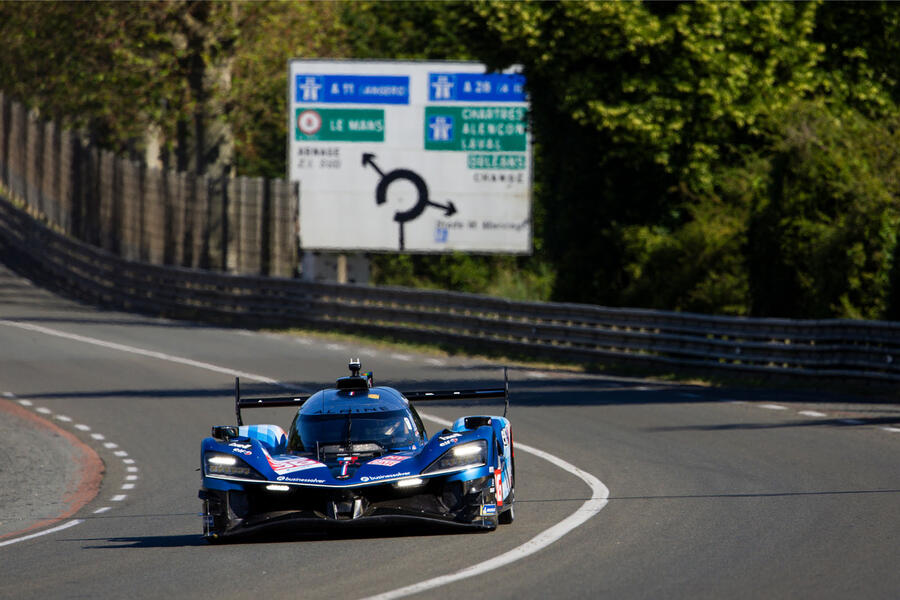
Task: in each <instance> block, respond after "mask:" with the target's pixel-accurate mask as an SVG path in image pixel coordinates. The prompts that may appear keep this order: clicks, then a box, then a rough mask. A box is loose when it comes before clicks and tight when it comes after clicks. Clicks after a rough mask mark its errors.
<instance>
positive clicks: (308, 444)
mask: <svg viewBox="0 0 900 600" xmlns="http://www.w3.org/2000/svg"><path fill="white" fill-rule="evenodd" d="M348 421H349V422H348ZM348 431H349V439H348ZM292 433H293V434H294V435H292V436H291V438H293V439H292V446H295V449H296V450H299V449H300V448H299V446H302V447H303V449H304V450H305V451H306V452H315V451H316V442H318V443H319V444H323V445H324V444H343V443H346V442H348V441H349V442H351V443H357V442H375V443H377V444H380V445H382V446H383V447H384V448H385V450H389V449H400V448H409V447H411V446H413V445H414V444H415V443H416V442H417V441H418V432H417V431H416V429H415V425H414V424H413V421H412V419H411V418H410V416H409V413H408V412H406V411H405V410H393V411H387V412H377V413H352V414H350V415H348V414H347V413H342V414H328V415H302V414H301V415H299V417H298V418H297V420H296V421H295V422H294V431H293V432H292ZM297 438H299V439H297Z"/></svg>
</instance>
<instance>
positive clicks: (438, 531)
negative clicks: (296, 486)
mask: <svg viewBox="0 0 900 600" xmlns="http://www.w3.org/2000/svg"><path fill="white" fill-rule="evenodd" d="M479 533H480V532H479V531H478V530H472V529H462V528H460V527H453V526H442V525H439V524H430V523H423V524H421V525H404V526H399V527H398V526H366V527H362V526H347V525H344V526H336V527H321V528H317V529H299V528H291V527H285V526H284V525H279V526H278V529H275V526H273V531H271V532H260V533H253V534H246V535H241V536H235V537H233V538H229V539H228V540H227V541H219V542H216V543H213V544H211V543H209V542H207V541H206V540H204V539H203V537H202V536H201V535H200V534H197V533H193V534H181V535H150V536H134V537H110V538H72V539H70V540H69V541H74V542H96V543H87V544H86V545H84V546H83V548H84V549H110V550H112V549H120V548H180V547H190V546H210V547H212V546H219V545H234V544H273V543H278V544H283V543H298V542H328V541H343V540H362V539H390V538H401V537H417V538H420V537H429V536H435V537H436V536H445V535H478V534H479Z"/></svg>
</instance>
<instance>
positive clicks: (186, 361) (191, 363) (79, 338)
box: [0, 319, 285, 387]
mask: <svg viewBox="0 0 900 600" xmlns="http://www.w3.org/2000/svg"><path fill="white" fill-rule="evenodd" d="M0 325H6V326H8V327H18V328H19V329H24V330H26V331H36V332H38V333H43V334H46V335H52V336H54V337H59V338H64V339H67V340H73V341H76V342H82V343H84V344H91V345H92V346H100V347H101V348H108V349H110V350H118V351H119V352H128V353H129V354H138V355H140V356H146V357H148V358H157V359H159V360H165V361H168V362H174V363H178V364H182V365H186V366H188V367H196V368H198V369H205V370H207V371H213V372H215V373H223V374H225V375H231V376H232V377H243V378H244V379H250V380H252V381H259V382H260V383H271V384H272V385H277V386H280V387H285V386H284V384H282V383H281V382H279V381H275V380H274V379H271V378H269V377H263V376H262V375H254V374H253V373H245V372H244V371H237V370H235V369H228V368H226V367H220V366H218V365H212V364H209V363H205V362H200V361H197V360H192V359H190V358H184V357H183V356H174V355H172V354H166V353H165V352H156V351H154V350H146V349H144V348H137V347H135V346H127V345H125V344H117V343H115V342H108V341H106V340H100V339H97V338H92V337H87V336H84V335H78V334H76V333H68V332H65V331H59V330H57V329H50V328H49V327H43V326H41V325H33V324H31V323H19V322H18V321H8V320H6V319H0Z"/></svg>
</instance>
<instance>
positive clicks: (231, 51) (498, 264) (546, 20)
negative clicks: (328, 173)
mask: <svg viewBox="0 0 900 600" xmlns="http://www.w3.org/2000/svg"><path fill="white" fill-rule="evenodd" d="M0 51H2V52H3V55H4V60H3V61H0V89H3V90H4V91H6V92H9V93H12V94H13V95H15V96H17V97H19V98H22V99H25V100H26V101H27V102H29V103H30V104H32V105H34V106H38V107H39V108H40V109H41V110H42V111H43V112H44V113H45V114H48V115H59V116H64V117H66V118H68V119H70V120H71V122H73V123H74V124H76V125H78V126H88V125H89V126H90V127H91V128H92V129H93V130H94V131H95V132H96V133H98V134H99V136H100V138H101V141H103V142H104V143H105V144H106V145H107V146H109V147H114V148H116V149H120V150H123V149H137V150H140V145H141V139H142V137H143V136H144V135H145V134H146V132H147V131H148V130H152V129H153V128H154V127H155V128H157V129H158V130H159V132H160V133H161V135H162V137H163V140H164V141H165V143H166V144H167V146H168V148H169V149H170V150H172V149H175V148H176V147H177V146H179V145H180V144H181V141H182V140H181V138H183V137H184V135H185V132H186V131H188V132H190V131H191V127H192V126H193V127H194V128H195V130H194V131H196V133H194V134H192V135H194V137H198V136H201V133H202V132H200V129H199V127H200V126H201V125H202V122H200V121H199V120H198V115H201V114H208V115H209V116H210V118H211V119H213V120H215V122H216V123H218V124H220V125H221V126H222V127H224V128H226V129H229V128H230V130H231V131H232V132H233V136H234V143H235V164H236V166H237V171H238V172H239V173H240V174H247V175H259V176H265V177H281V176H283V174H284V171H285V140H286V126H287V119H286V115H285V111H286V92H285V87H286V83H285V77H286V71H287V66H286V63H287V60H288V59H289V58H292V57H299V58H304V57H309V58H320V57H326V58H343V57H347V58H349V57H354V58H405V59H424V58H427V59H466V60H469V59H471V60H479V61H483V62H485V63H487V64H488V65H489V66H491V67H492V68H502V67H506V66H508V65H510V64H521V65H523V66H524V69H525V73H526V75H527V78H528V86H529V94H530V97H531V102H532V112H531V114H530V115H529V117H530V126H531V130H532V133H533V136H534V141H535V157H534V159H535V174H536V175H535V176H536V180H535V186H534V208H533V218H534V256H531V257H500V256H486V257H485V256H482V257H477V256H471V255H440V256H409V255H378V256H376V257H374V258H373V265H374V269H375V278H376V281H378V282H380V283H393V284H402V285H422V286H427V287H442V288H447V289H455V290H463V291H475V292H482V293H490V294H498V295H505V296H509V297H517V298H532V299H547V298H553V299H557V300H564V301H581V302H591V303H599V304H609V305H629V306H646V307H656V308H665V309H676V310H689V311H700V312H709V313H725V314H738V315H741V314H753V315H760V316H762V315H780V316H796V317H800V316H807V317H808V316H816V317H827V316H848V317H862V318H879V317H880V318H885V317H890V318H900V250H898V245H897V232H898V227H900V221H898V219H900V208H898V198H900V183H898V181H900V173H898V168H900V167H898V165H900V160H898V158H900V157H898V154H897V153H898V150H897V148H898V147H900V146H898V142H900V139H898V135H900V134H898V129H900V117H898V114H900V111H898V110H897V103H898V102H900V63H898V61H897V60H896V57H897V56H900V5H898V4H896V3H890V2H870V3H846V2H825V3H821V2H804V3H789V2H755V3H738V2H712V1H699V2H690V3H685V2H666V3H658V2H654V3H643V2H600V1H568V0H563V1H561V2H506V1H486V0H476V1H471V2H467V1H448V2H437V1H430V0H429V1H423V2H408V1H396V2H378V1H370V0H365V1H358V2H329V3H325V2H280V1H279V2H233V3H228V2H193V1H176V2H162V1H151V2H141V3H117V2H105V1H101V2H92V3H90V4H82V3H66V2H55V3H36V2H4V1H2V0H0Z"/></svg>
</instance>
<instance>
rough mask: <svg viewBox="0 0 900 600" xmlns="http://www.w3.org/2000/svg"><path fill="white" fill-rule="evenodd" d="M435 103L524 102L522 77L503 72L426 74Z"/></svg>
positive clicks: (523, 77) (523, 80) (429, 97)
mask: <svg viewBox="0 0 900 600" xmlns="http://www.w3.org/2000/svg"><path fill="white" fill-rule="evenodd" d="M428 99H429V100H431V101H435V102H525V76H524V75H519V74H506V73H483V74H480V73H429V74H428Z"/></svg>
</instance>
